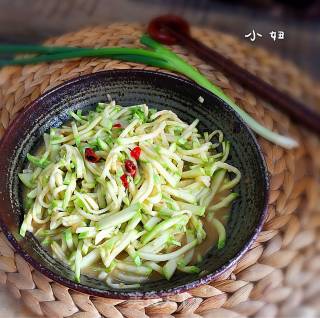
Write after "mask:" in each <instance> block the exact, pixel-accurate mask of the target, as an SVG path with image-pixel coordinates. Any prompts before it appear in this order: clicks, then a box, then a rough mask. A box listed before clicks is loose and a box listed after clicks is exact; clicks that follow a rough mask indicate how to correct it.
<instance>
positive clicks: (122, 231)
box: [19, 101, 241, 288]
mask: <svg viewBox="0 0 320 318" xmlns="http://www.w3.org/2000/svg"><path fill="white" fill-rule="evenodd" d="M70 116H71V117H72V120H71V121H69V122H67V123H66V124H65V125H63V126H61V127H59V128H51V130H50V133H46V134H44V137H43V138H44V143H43V146H42V147H40V148H39V149H38V150H37V151H36V152H35V153H34V154H28V155H27V159H28V164H27V165H26V167H25V169H24V170H23V171H22V173H19V178H20V180H21V182H22V183H23V193H24V194H23V197H24V207H25V211H26V213H25V217H24V221H23V223H22V225H21V229H20V234H21V235H22V236H25V234H26V231H29V232H32V233H33V234H34V235H35V237H36V238H37V239H38V240H39V241H40V242H41V244H42V245H43V246H44V247H46V248H47V249H48V251H49V252H50V253H51V254H52V255H53V256H54V257H55V258H57V259H59V260H60V261H62V262H63V263H65V264H67V265H68V266H69V267H70V268H71V269H72V270H73V271H74V273H75V280H76V281H77V282H79V281H80V273H83V274H86V275H88V276H93V277H96V278H98V279H100V280H103V281H104V282H105V283H106V284H107V285H108V286H110V287H113V288H137V287H139V286H140V284H141V283H143V282H145V281H147V280H150V279H155V278H157V279H159V278H161V277H165V278H166V279H168V280H169V279H170V278H171V277H172V275H173V274H174V273H175V272H176V271H181V272H185V273H193V274H194V273H199V272H200V269H199V267H198V266H197V264H198V263H199V262H201V259H202V257H203V256H204V254H205V252H206V251H204V250H203V249H202V252H201V249H198V248H199V247H201V246H202V245H203V244H204V242H206V241H208V240H209V245H208V244H207V246H208V248H211V247H212V246H213V244H217V248H218V249H220V248H222V247H223V246H224V244H225V240H226V232H225V226H224V223H225V222H226V218H227V217H228V215H227V214H226V215H224V216H223V217H221V213H220V212H219V211H222V210H223V209H224V210H225V211H226V209H227V210H228V207H230V206H231V203H232V201H233V200H235V199H236V198H237V196H238V194H237V193H235V192H232V189H233V188H234V186H235V185H236V184H237V183H238V182H239V180H240V178H241V174H240V171H239V170H238V169H237V168H235V167H234V166H232V165H230V164H228V163H226V160H227V158H228V155H229V150H230V143H229V142H228V141H224V138H223V133H222V132H221V131H219V130H216V131H214V132H212V133H210V134H209V133H206V132H205V133H203V134H200V132H199V131H198V129H197V124H198V122H199V120H198V119H196V120H194V121H193V122H192V123H191V124H190V125H189V124H187V123H185V122H183V121H182V120H180V119H179V118H178V116H177V115H176V114H175V113H173V112H172V111H169V110H161V111H157V110H155V109H151V108H148V106H147V105H134V106H131V107H121V106H119V105H117V104H116V103H115V102H114V101H112V102H110V103H98V105H97V107H96V109H95V111H90V112H89V113H87V114H82V112H81V111H80V110H78V111H76V112H70ZM212 233H215V235H216V236H215V237H214V236H212ZM210 237H213V239H212V241H210Z"/></svg>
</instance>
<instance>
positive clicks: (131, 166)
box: [124, 159, 137, 177]
mask: <svg viewBox="0 0 320 318" xmlns="http://www.w3.org/2000/svg"><path fill="white" fill-rule="evenodd" d="M124 166H125V168H126V170H127V172H128V173H129V174H130V175H131V176H132V177H134V176H135V174H136V172H137V167H136V165H135V164H134V163H133V161H131V160H129V159H127V160H126V161H125V163H124Z"/></svg>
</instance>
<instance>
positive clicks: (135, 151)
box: [130, 146, 141, 160]
mask: <svg viewBox="0 0 320 318" xmlns="http://www.w3.org/2000/svg"><path fill="white" fill-rule="evenodd" d="M130 155H131V157H132V158H134V159H136V160H138V159H139V157H140V155H141V148H140V147H139V146H137V147H134V148H133V149H132V150H131V152H130Z"/></svg>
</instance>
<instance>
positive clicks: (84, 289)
mask: <svg viewBox="0 0 320 318" xmlns="http://www.w3.org/2000/svg"><path fill="white" fill-rule="evenodd" d="M128 73H130V75H132V76H134V75H135V74H137V75H139V74H140V75H141V74H143V75H147V76H153V77H154V76H156V77H162V78H164V79H165V78H170V79H173V80H175V81H178V82H180V83H181V85H189V86H192V87H193V88H194V89H196V90H197V91H198V92H199V96H201V92H204V93H205V94H209V95H212V96H213V97H214V98H216V99H218V100H219V101H220V102H221V104H222V105H223V107H224V108H226V109H227V110H228V111H229V112H231V113H232V115H233V116H235V117H236V118H237V120H238V121H239V122H240V124H241V125H242V126H243V127H244V128H245V129H246V130H247V132H248V133H249V135H250V136H251V139H252V142H253V143H254V146H255V147H256V149H257V152H258V154H259V159H260V162H259V171H261V172H262V173H263V176H262V177H263V194H264V202H263V207H262V210H261V211H260V218H259V222H258V224H257V226H256V227H255V229H254V231H253V233H252V235H251V236H250V238H249V240H247V241H246V243H245V244H244V245H243V247H242V249H241V250H240V251H239V252H238V253H237V254H236V255H235V256H234V257H233V258H230V259H229V260H228V261H227V262H226V263H225V264H224V265H222V266H221V267H219V268H218V269H217V270H216V271H214V272H212V273H208V274H206V275H204V276H203V277H201V278H198V279H195V280H193V281H192V282H189V283H186V284H183V285H178V286H175V287H172V288H170V289H168V290H160V291H149V292H145V291H139V290H136V291H130V290H123V291H122V290H119V291H111V290H102V289H95V288H93V287H90V286H88V285H83V284H81V283H76V282H74V281H72V280H70V279H68V278H65V277H63V276H61V275H58V274H55V273H54V272H52V271H51V270H50V269H48V268H47V267H45V266H43V265H41V264H40V263H39V262H38V261H36V260H35V259H34V258H33V257H31V256H30V255H29V254H28V253H27V252H25V251H24V249H23V248H22V247H21V246H20V244H19V243H18V241H17V240H16V239H15V238H14V236H13V235H12V233H11V232H10V230H9V229H8V227H7V226H6V224H4V223H3V222H2V219H1V218H0V227H1V229H2V231H3V233H4V234H5V236H6V237H7V239H8V241H9V242H10V243H11V245H12V246H13V247H14V249H15V251H16V252H17V253H18V254H19V255H20V256H21V257H22V258H23V259H24V260H25V261H27V262H28V263H29V264H30V265H31V266H32V267H33V268H34V269H36V270H38V271H39V272H40V273H42V274H43V275H45V276H46V277H48V278H50V279H52V280H53V281H55V282H57V283H59V284H61V285H64V286H66V287H68V288H71V289H73V290H76V291H78V292H81V293H85V294H89V295H92V296H97V297H105V298H114V299H150V298H163V297H167V296H170V295H173V294H178V293H182V292H185V291H187V290H189V289H192V288H196V287H198V286H200V285H204V284H207V283H209V282H210V281H212V280H214V279H216V278H218V277H219V276H221V275H222V274H223V273H224V272H226V271H227V270H229V269H230V268H231V267H233V266H234V265H235V264H236V263H237V262H238V261H239V259H240V258H241V257H242V256H243V255H244V254H245V253H246V252H247V251H248V250H249V248H250V247H251V246H252V244H253V242H254V241H255V240H256V238H257V236H258V234H259V233H260V232H261V230H262V227H263V224H264V221H265V219H266V216H267V211H268V202H269V187H270V182H269V173H268V169H267V165H266V161H265V158H264V156H263V153H262V150H261V147H260V145H259V143H258V141H257V139H256V137H255V135H254V134H253V131H252V130H251V129H250V128H249V127H248V125H247V124H246V123H245V122H244V121H243V119H242V118H241V117H240V116H239V115H238V113H237V112H236V111H235V110H234V109H233V108H232V107H231V106H229V105H228V104H227V103H226V102H225V101H223V100H222V99H221V98H220V97H219V96H217V95H215V94H214V93H212V92H210V91H209V90H207V89H205V88H203V87H201V86H200V85H198V84H197V83H195V82H193V81H191V80H189V79H185V78H182V77H180V76H177V75H173V74H169V73H165V72H162V71H150V70H141V69H140V70H139V69H136V70H133V69H120V70H117V69H115V70H106V71H99V72H95V73H90V74H87V75H82V76H78V77H75V78H73V79H70V80H68V81H65V82H63V83H61V84H59V85H57V86H55V87H53V88H52V89H50V90H48V91H46V92H45V93H44V94H42V95H40V96H39V97H37V98H36V99H35V100H33V101H31V102H30V103H29V104H28V105H27V106H25V107H24V108H23V110H22V111H20V112H19V113H18V115H17V116H16V117H15V118H14V120H13V121H12V122H11V123H10V125H9V127H8V128H7V129H6V130H5V133H4V135H3V137H2V138H1V140H0V151H1V149H2V148H3V147H4V145H5V144H6V141H7V140H8V139H10V135H11V131H12V130H14V128H15V126H16V125H18V124H19V121H20V120H22V119H23V117H24V116H25V114H26V113H27V112H30V111H32V109H33V108H35V107H38V104H39V103H40V102H41V101H42V100H43V99H46V98H47V97H48V96H50V95H52V94H54V93H55V92H56V91H58V90H60V89H63V88H65V87H68V86H72V85H76V84H78V83H81V82H85V81H87V80H89V79H92V78H99V77H105V76H112V75H116V74H128ZM4 186H5V185H4Z"/></svg>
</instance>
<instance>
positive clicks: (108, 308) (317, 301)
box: [0, 24, 320, 318]
mask: <svg viewBox="0 0 320 318" xmlns="http://www.w3.org/2000/svg"><path fill="white" fill-rule="evenodd" d="M142 31H143V28H142V27H141V26H139V25H133V24H130V25H124V24H121V25H120V24H114V25H111V26H108V27H95V28H87V29H84V30H81V31H79V32H76V33H72V34H67V35H64V36H61V37H59V38H55V39H51V40H49V41H48V43H50V44H56V45H79V46H121V45H122V46H138V45H139V41H138V39H139V36H140V35H141V32H142ZM193 33H194V35H196V36H197V37H198V38H199V39H200V40H201V41H203V42H205V43H206V44H208V45H209V46H211V47H214V48H215V49H217V50H218V51H220V52H221V53H223V54H224V55H226V56H228V57H230V58H232V59H233V60H234V61H236V62H237V63H239V64H240V65H241V66H243V67H245V68H247V69H248V70H249V71H251V72H253V73H255V74H257V75H258V76H261V77H262V78H264V79H265V80H267V81H269V82H270V83H272V84H273V85H276V86H277V87H279V88H280V89H282V90H284V91H288V92H290V93H291V94H292V95H294V96H296V97H297V98H301V99H303V100H305V101H307V102H308V103H309V104H312V105H320V86H317V84H315V83H314V82H312V81H311V80H310V79H309V78H308V77H307V76H306V75H304V74H302V73H301V72H300V71H299V70H298V69H297V68H296V67H294V66H293V65H291V64H290V63H288V62H285V61H283V60H280V59H279V58H277V57H275V56H273V55H271V54H269V53H267V52H265V51H264V50H262V49H259V48H255V47H253V46H250V45H248V44H246V43H243V42H241V41H239V40H236V39H234V38H233V37H230V36H227V35H225V34H220V33H217V32H213V31H208V30H203V29H194V30H193ZM175 50H176V51H177V52H179V53H181V54H182V55H183V56H184V57H185V58H186V59H187V60H188V61H189V62H190V63H192V64H193V65H195V66H196V67H198V68H199V69H200V71H201V72H203V73H204V74H205V75H206V76H208V77H209V78H210V79H211V80H212V81H213V82H214V83H215V84H216V85H218V86H220V87H221V88H222V89H223V90H224V91H225V92H226V93H227V94H228V95H229V96H231V97H233V98H234V99H235V100H236V102H237V103H239V104H240V105H241V106H243V108H244V109H245V110H246V111H248V112H249V113H250V114H251V115H252V116H253V117H255V118H256V119H257V120H259V121H260V122H261V123H263V124H264V125H266V126H268V127H269V128H272V129H274V130H277V131H280V132H282V133H290V135H294V136H295V137H296V138H297V139H298V140H299V141H300V143H301V146H300V147H299V148H298V149H296V150H294V151H284V150H283V149H281V148H280V147H278V146H275V145H272V144H270V143H269V142H266V141H264V140H262V139H259V141H260V143H261V145H262V148H263V151H264V154H265V157H266V161H267V164H268V169H269V171H270V175H271V194H270V206H269V216H268V219H267V221H266V223H265V226H264V228H263V231H262V232H261V234H260V235H259V238H258V240H257V241H256V243H255V244H254V245H253V246H252V248H251V250H250V251H249V252H248V253H247V254H246V255H245V256H244V257H243V258H242V259H241V261H240V262H239V263H238V264H237V266H236V267H234V268H232V269H231V270H230V271H229V272H228V273H225V274H224V275H223V277H221V278H220V279H219V280H218V281H215V282H212V283H211V284H209V285H204V286H201V287H199V288H196V289H194V290H190V291H188V292H185V293H182V294H179V295H175V296H171V297H168V298H166V299H153V300H146V301H125V300H113V299H102V298H96V297H89V296H88V295H84V294H79V293H77V292H74V291H72V290H69V289H68V288H66V287H63V286H61V285H59V284H57V283H55V282H52V281H50V280H48V279H47V278H46V277H44V276H43V275H41V274H40V273H38V272H37V271H35V270H33V269H32V268H31V267H30V266H29V265H28V264H27V263H26V262H25V261H24V260H23V259H22V258H21V257H20V256H19V255H17V254H15V252H14V251H13V250H12V248H11V247H10V245H9V244H8V242H7V240H6V239H5V237H4V235H3V233H1V234H0V254H1V256H0V282H1V283H2V284H5V285H6V286H7V288H8V290H9V291H10V292H11V293H12V294H13V296H14V297H16V298H20V299H21V300H22V301H23V302H24V303H25V304H26V305H27V306H28V307H29V308H30V309H31V310H32V311H33V312H34V313H35V314H39V315H47V316H49V317H69V316H71V317H85V318H91V317H92V318H94V317H100V316H103V317H110V318H117V317H119V318H120V317H128V318H131V317H132V318H143V317H159V318H160V317H190V318H191V317H199V318H200V317H217V318H223V317H226V318H233V317H264V318H272V317H303V318H306V317H320V253H319V250H320V240H319V238H320V235H319V227H320V214H319V212H320V211H319V205H317V201H318V199H319V184H318V181H319V179H318V174H319V170H320V169H319V168H320V160H319V157H320V143H319V140H317V138H316V137H315V136H312V135H311V134H310V133H307V132H305V131H303V130H302V129H300V128H298V127H296V126H295V125H294V124H292V123H291V122H290V121H289V120H288V118H287V117H286V116H285V115H283V114H281V113H279V112H278V111H276V110H274V109H272V108H271V107H270V106H268V105H266V104H265V103H264V102H263V101H261V100H260V99H258V98H257V97H256V96H254V94H252V93H250V92H248V91H246V90H244V89H243V88H242V87H241V86H239V85H238V84H236V83H235V82H233V81H231V80H229V79H228V78H227V77H226V76H224V75H223V74H221V73H220V72H219V71H217V70H215V69H213V68H212V67H210V66H208V65H206V64H205V62H203V61H200V60H198V59H197V58H195V57H194V56H192V55H189V53H187V52H186V51H184V50H183V49H182V48H180V47H175ZM125 68H145V69H146V68H147V67H146V66H144V65H138V64H133V63H124V62H120V61H114V60H108V59H94V58H90V59H81V60H74V61H67V62H57V63H51V64H41V65H35V66H26V67H10V68H4V69H2V70H1V71H0V105H1V114H0V133H1V134H3V132H4V130H5V129H6V128H7V127H8V125H9V123H10V121H11V120H12V119H13V118H14V116H15V114H16V113H17V112H18V111H19V110H20V109H21V108H23V107H24V106H25V105H26V104H28V103H29V102H30V101H31V100H33V99H35V98H36V97H38V96H39V95H40V94H42V93H43V92H44V91H46V90H48V89H49V88H52V87H54V86H56V85H58V84H60V83H62V82H64V81H66V80H69V79H71V78H74V77H76V76H79V75H83V74H88V73H93V72H97V71H101V70H109V69H125ZM149 69H152V68H149ZM2 155H5V154H2ZM317 159H318V162H317Z"/></svg>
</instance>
